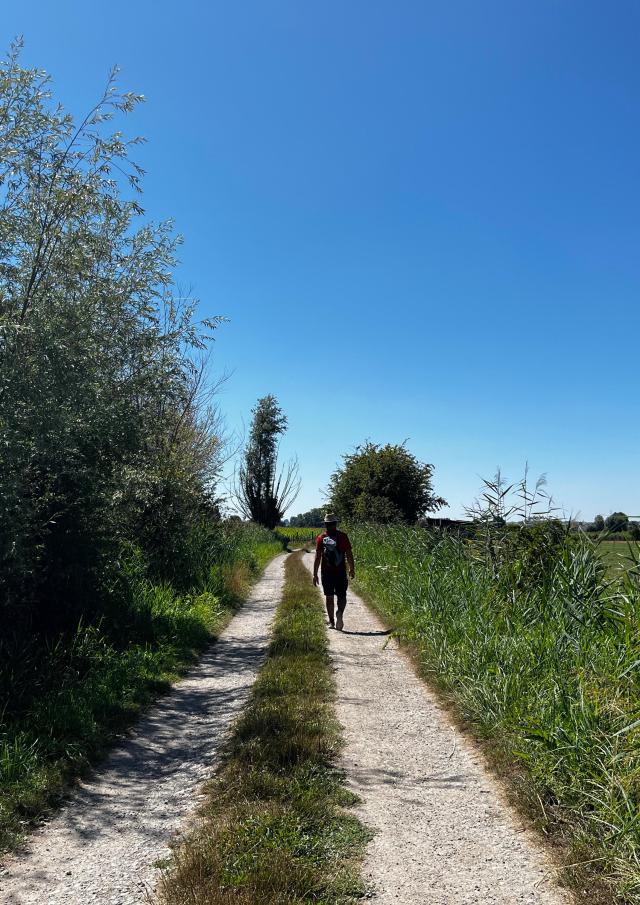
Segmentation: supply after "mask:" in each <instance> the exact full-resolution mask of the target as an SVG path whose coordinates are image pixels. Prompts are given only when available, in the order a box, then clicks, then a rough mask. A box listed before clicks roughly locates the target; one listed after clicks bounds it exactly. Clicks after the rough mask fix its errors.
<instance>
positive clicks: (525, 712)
mask: <svg viewBox="0 0 640 905" xmlns="http://www.w3.org/2000/svg"><path fill="white" fill-rule="evenodd" d="M351 537H352V541H353V542H354V548H355V549H356V550H357V562H358V576H359V577H358V581H359V586H360V587H361V589H362V590H363V591H364V592H365V594H366V595H367V596H368V598H369V599H370V600H371V601H372V602H373V603H375V605H376V606H377V607H378V608H379V610H380V611H381V612H382V613H383V614H384V616H385V617H386V618H387V619H388V620H389V622H390V623H391V625H392V626H393V627H394V628H395V629H396V631H397V633H398V635H399V637H400V638H402V639H404V640H405V641H408V642H410V643H411V645H412V646H414V648H415V651H416V654H417V658H418V660H419V663H420V666H421V669H422V671H423V673H424V674H425V676H427V677H428V678H429V680H430V681H431V682H432V683H433V684H434V685H435V686H436V687H438V688H439V689H440V690H441V691H442V692H443V693H444V695H445V697H446V699H447V700H449V701H450V702H451V703H452V704H453V706H454V709H455V711H456V712H457V714H458V716H459V717H460V718H462V719H463V720H464V721H465V722H467V723H468V724H470V725H472V726H473V727H474V728H475V731H476V732H477V734H478V735H480V736H481V737H483V738H484V739H485V742H486V743H487V744H488V746H489V749H490V750H491V752H492V753H493V755H494V757H495V758H496V760H497V762H498V763H500V764H501V765H502V766H503V768H504V767H505V765H506V768H507V769H506V770H505V771H504V772H506V773H510V774H511V776H512V777H513V776H516V777H517V783H518V787H517V791H518V795H519V799H520V805H521V807H524V809H525V810H528V811H529V813H531V812H533V813H534V815H535V818H536V820H537V821H539V822H540V823H541V824H542V825H543V827H544V829H545V832H547V833H549V834H551V835H552V836H554V837H555V838H556V839H558V840H560V841H562V842H563V843H564V844H566V845H567V846H568V848H569V851H570V853H569V856H568V861H570V862H571V863H572V864H573V865H575V864H577V863H580V864H581V865H582V866H586V867H587V868H588V869H589V870H590V871H591V873H592V875H593V873H594V872H595V874H597V878H598V880H599V881H600V882H601V883H602V885H603V887H604V888H609V889H614V890H615V891H616V893H618V894H624V895H625V896H626V899H625V901H633V902H637V901H640V868H639V866H638V862H637V851H638V849H639V848H640V826H639V824H638V820H637V814H638V810H637V809H638V804H639V799H640V792H639V786H638V776H639V775H640V720H639V716H640V714H639V708H638V692H639V690H640V689H639V687H638V685H639V678H640V673H639V672H638V664H639V663H640V628H639V626H640V584H639V582H638V575H637V572H634V571H619V572H617V573H616V574H615V575H614V576H613V577H612V576H611V573H610V571H609V570H607V568H606V565H605V563H604V562H603V560H602V558H601V557H600V556H599V555H597V553H596V548H594V547H593V545H592V544H591V542H590V541H588V540H587V539H584V538H579V537H577V538H576V537H573V538H572V537H568V538H567V537H565V540H564V542H562V541H561V542H558V541H557V540H556V542H555V543H551V542H550V541H549V540H548V539H547V538H545V537H544V536H542V537H538V538H537V541H536V543H535V544H533V543H532V542H531V538H527V537H526V535H525V534H523V535H522V538H521V539H519V540H518V543H517V545H516V546H514V545H513V537H509V538H508V539H507V542H508V544H509V547H501V542H502V540H503V539H502V538H501V537H500V536H499V535H498V536H493V537H491V538H488V539H487V538H482V542H479V543H474V542H466V541H463V540H459V539H456V538H454V537H443V536H442V535H439V534H436V533H433V534H432V533H430V532H426V531H424V530H421V529H416V528H402V527H398V528H391V527H386V528H383V527H379V528H376V527H367V528H355V529H353V530H352V532H351ZM488 551H491V552H488ZM514 782H515V781H514ZM587 862H588V864H587ZM571 870H572V871H575V870H580V867H577V868H576V867H572V868H571ZM573 879H574V881H575V876H574V878H573Z"/></svg>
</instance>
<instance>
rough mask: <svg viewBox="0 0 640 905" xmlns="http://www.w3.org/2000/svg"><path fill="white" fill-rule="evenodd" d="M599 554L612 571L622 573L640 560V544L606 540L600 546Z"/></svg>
mask: <svg viewBox="0 0 640 905" xmlns="http://www.w3.org/2000/svg"><path fill="white" fill-rule="evenodd" d="M597 549H598V552H599V554H600V555H601V556H602V557H603V559H604V560H605V561H606V563H607V565H608V566H609V568H610V569H612V570H614V571H616V572H620V571H623V570H624V569H628V568H629V567H631V566H633V564H634V562H636V563H637V562H638V560H639V558H640V542H638V541H625V540H605V541H602V542H601V543H600V544H599V545H598V548H597Z"/></svg>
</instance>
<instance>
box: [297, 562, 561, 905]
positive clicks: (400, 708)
mask: <svg viewBox="0 0 640 905" xmlns="http://www.w3.org/2000/svg"><path fill="white" fill-rule="evenodd" d="M356 555H357V551H356ZM305 561H306V564H307V566H308V567H309V568H310V569H311V568H312V563H313V556H311V555H307V556H306V557H305ZM344 628H345V630H344V632H337V631H329V638H330V645H331V655H332V658H333V661H334V665H335V668H336V680H337V684H338V718H339V719H340V722H341V723H342V724H343V725H344V727H345V741H346V747H345V749H344V754H343V765H344V768H345V770H346V773H347V777H348V781H349V785H350V787H351V788H352V789H353V791H354V792H356V794H358V795H359V796H360V798H361V799H362V804H361V805H360V806H359V808H358V812H359V816H360V817H361V818H362V820H363V821H364V823H366V824H367V825H368V826H369V827H371V828H372V829H373V830H375V831H376V835H375V837H374V839H373V841H372V842H371V843H370V844H369V846H368V849H367V855H366V860H365V864H364V871H365V879H366V880H367V881H368V882H369V883H370V884H371V885H372V887H373V889H374V890H375V892H374V897H373V898H374V901H375V902H376V903H377V905H391V903H393V905H398V903H402V905H480V903H482V905H489V903H491V905H524V903H527V905H567V903H569V902H571V901H572V900H571V898H570V896H569V895H568V893H566V892H565V891H563V890H561V889H560V888H559V887H558V886H557V885H556V884H555V882H554V868H553V865H552V864H551V862H550V860H549V859H548V857H547V856H546V854H545V853H544V851H542V850H541V848H539V847H538V845H537V844H536V840H535V839H534V838H533V836H532V835H531V834H530V833H529V832H527V831H526V830H525V829H524V827H523V826H522V824H521V823H520V822H519V820H518V818H517V816H516V815H515V814H514V813H513V811H512V810H511V808H510V807H509V805H508V803H507V802H506V800H505V798H504V796H503V794H502V792H501V789H500V787H499V785H498V784H497V782H496V781H495V780H494V779H493V778H492V777H491V776H490V775H489V774H488V772H487V770H486V769H485V767H484V766H483V763H482V759H481V756H480V754H479V752H478V751H477V750H475V748H474V747H473V746H472V745H471V744H470V743H469V742H468V741H467V740H466V739H465V738H464V737H463V736H462V734H461V733H460V732H459V731H458V730H457V729H456V728H455V727H454V725H453V724H452V723H451V721H450V720H449V719H448V717H447V715H446V713H445V712H444V711H443V710H442V708H441V707H440V706H439V704H438V702H437V700H436V698H435V696H434V695H433V694H432V693H431V692H430V691H429V688H428V687H427V686H426V685H425V683H424V682H423V681H422V680H420V679H419V678H418V677H417V676H416V674H415V672H414V670H413V668H412V666H411V664H410V662H409V660H408V659H407V658H406V657H405V655H404V654H403V653H402V652H401V651H400V650H399V649H398V645H397V643H396V642H395V641H394V640H390V641H389V638H388V636H387V633H386V632H385V631H384V627H383V626H382V624H381V623H380V622H379V620H378V619H377V618H376V617H375V616H374V614H373V613H372V612H371V611H370V610H369V609H368V608H367V607H365V605H364V604H363V602H362V601H361V600H360V599H359V598H358V597H357V596H356V595H355V594H352V593H351V592H349V596H348V604H347V609H346V611H345V621H344ZM385 645H386V646H385Z"/></svg>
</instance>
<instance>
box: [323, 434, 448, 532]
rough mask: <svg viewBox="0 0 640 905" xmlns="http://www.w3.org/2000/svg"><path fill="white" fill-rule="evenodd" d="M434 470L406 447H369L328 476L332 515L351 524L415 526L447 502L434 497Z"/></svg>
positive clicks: (366, 445) (371, 444)
mask: <svg viewBox="0 0 640 905" xmlns="http://www.w3.org/2000/svg"><path fill="white" fill-rule="evenodd" d="M432 475H433V465H425V464H423V463H421V462H419V461H418V459H417V458H416V457H415V456H414V455H413V454H412V453H410V452H409V451H408V450H407V449H406V447H405V446H404V444H402V445H393V444H390V443H387V444H386V445H385V446H380V445H378V444H376V443H371V442H370V441H367V442H366V443H365V444H364V445H363V446H359V447H357V449H356V451H355V452H354V453H350V454H348V455H346V456H344V457H343V465H342V466H341V467H340V468H338V469H337V470H336V471H335V472H334V473H333V475H332V476H331V481H330V484H329V491H328V492H329V497H330V506H331V509H333V510H335V511H336V512H337V513H338V514H339V515H340V517H341V518H343V519H346V520H348V521H351V522H363V521H370V522H383V523H388V522H398V521H404V522H415V521H417V519H418V518H420V517H421V516H423V515H425V514H426V513H427V512H434V511H435V510H437V509H439V508H440V507H441V506H445V505H446V501H445V500H443V499H442V498H441V497H436V496H434V493H433V487H432Z"/></svg>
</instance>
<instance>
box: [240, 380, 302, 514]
mask: <svg viewBox="0 0 640 905" xmlns="http://www.w3.org/2000/svg"><path fill="white" fill-rule="evenodd" d="M252 415H253V421H252V423H251V432H250V434H249V442H248V443H247V446H246V449H245V451H244V459H243V462H242V464H241V466H240V468H239V470H238V475H237V479H236V491H235V496H236V502H237V504H238V507H239V508H240V511H241V512H242V513H243V515H245V516H246V518H249V519H252V520H253V521H254V522H257V523H258V524H259V525H264V526H265V527H267V528H270V529H273V528H275V526H276V525H277V524H279V523H280V522H281V521H282V517H283V516H284V513H285V512H286V510H287V508H288V507H289V506H290V505H291V504H292V503H293V501H294V500H295V498H296V496H297V495H298V491H299V489H300V481H299V478H298V466H297V463H296V462H289V463H288V465H287V466H285V467H284V469H283V470H282V471H280V473H278V439H279V437H280V436H282V434H284V433H285V431H286V430H287V416H286V415H285V414H284V412H283V411H282V409H281V407H280V406H279V405H278V401H277V399H276V398H275V396H271V395H269V396H264V397H263V398H262V399H258V402H257V405H256V406H255V408H254V409H253V410H252Z"/></svg>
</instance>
